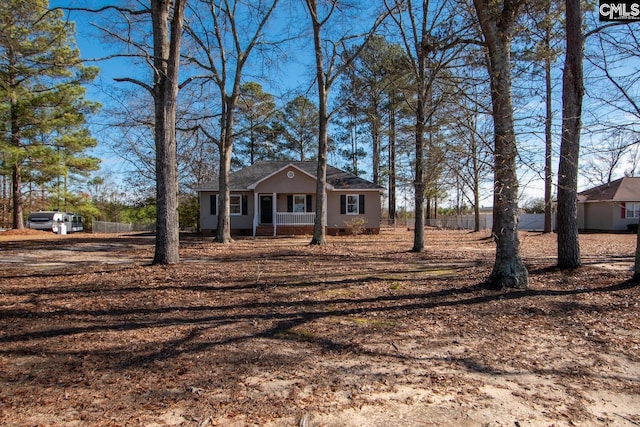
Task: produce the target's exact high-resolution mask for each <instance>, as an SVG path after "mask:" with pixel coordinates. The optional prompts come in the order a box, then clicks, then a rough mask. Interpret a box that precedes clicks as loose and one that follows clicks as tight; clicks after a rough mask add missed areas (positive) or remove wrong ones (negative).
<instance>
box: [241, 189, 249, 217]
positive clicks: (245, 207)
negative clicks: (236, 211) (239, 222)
mask: <svg viewBox="0 0 640 427" xmlns="http://www.w3.org/2000/svg"><path fill="white" fill-rule="evenodd" d="M248 213H249V196H247V195H246V194H243V195H242V215H247V214H248Z"/></svg>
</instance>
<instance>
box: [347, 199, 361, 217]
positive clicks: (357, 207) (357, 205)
mask: <svg viewBox="0 0 640 427" xmlns="http://www.w3.org/2000/svg"><path fill="white" fill-rule="evenodd" d="M350 197H354V198H355V199H356V203H355V206H356V211H355V212H349V205H352V206H353V203H349V198H350ZM345 209H346V214H347V215H360V195H359V194H347V200H346V206H345Z"/></svg>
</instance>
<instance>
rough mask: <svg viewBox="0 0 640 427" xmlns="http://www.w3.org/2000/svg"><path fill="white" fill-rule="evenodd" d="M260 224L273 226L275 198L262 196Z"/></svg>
mask: <svg viewBox="0 0 640 427" xmlns="http://www.w3.org/2000/svg"><path fill="white" fill-rule="evenodd" d="M260 224H273V196H260Z"/></svg>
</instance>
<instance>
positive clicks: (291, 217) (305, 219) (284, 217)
mask: <svg viewBox="0 0 640 427" xmlns="http://www.w3.org/2000/svg"><path fill="white" fill-rule="evenodd" d="M315 220H316V213H315V212H276V225H313V223H314V222H315Z"/></svg>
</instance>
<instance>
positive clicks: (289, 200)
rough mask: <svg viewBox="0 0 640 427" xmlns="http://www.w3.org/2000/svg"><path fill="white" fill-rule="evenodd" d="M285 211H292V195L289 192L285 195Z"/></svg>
mask: <svg viewBox="0 0 640 427" xmlns="http://www.w3.org/2000/svg"><path fill="white" fill-rule="evenodd" d="M287 212H293V196H292V195H291V194H289V195H288V196H287Z"/></svg>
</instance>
